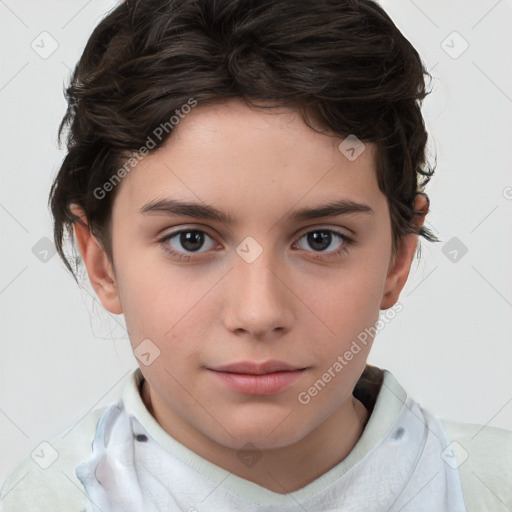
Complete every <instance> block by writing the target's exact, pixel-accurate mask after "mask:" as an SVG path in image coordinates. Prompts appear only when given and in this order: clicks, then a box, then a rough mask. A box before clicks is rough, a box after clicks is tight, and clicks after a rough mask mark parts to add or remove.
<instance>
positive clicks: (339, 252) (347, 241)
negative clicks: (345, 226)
mask: <svg viewBox="0 0 512 512" xmlns="http://www.w3.org/2000/svg"><path fill="white" fill-rule="evenodd" d="M188 232H198V233H203V234H205V235H206V236H208V237H209V238H212V237H210V235H208V233H206V232H205V231H203V230H201V229H193V228H186V229H180V230H178V231H173V232H172V233H169V234H167V235H165V237H163V238H161V239H160V240H158V242H159V243H160V244H161V245H162V248H163V249H164V251H165V252H167V253H168V254H170V255H171V256H172V257H174V258H177V259H179V260H183V259H185V260H187V261H189V260H190V259H191V258H192V259H194V256H193V254H195V253H193V252H192V253H187V254H183V253H181V252H178V251H175V250H174V249H172V248H171V247H170V246H169V244H168V242H169V240H171V239H172V238H174V237H176V236H177V235H179V234H181V233H188ZM317 232H321V233H331V234H333V235H335V236H338V237H339V238H341V239H342V241H343V244H342V245H341V247H340V248H339V249H336V250H335V251H331V252H328V253H323V252H321V251H320V252H313V253H314V254H315V256H314V259H320V260H323V259H330V258H334V257H336V256H343V255H345V254H346V253H348V252H349V251H350V249H351V248H352V246H353V245H355V244H356V242H355V240H353V239H352V238H350V237H348V236H347V235H345V234H344V233H341V232H340V231H336V230H334V229H328V228H325V229H324V228H320V229H319V228H317V229H312V230H310V231H306V232H305V233H302V234H301V236H300V237H299V239H298V240H301V239H302V238H304V237H305V236H306V235H308V234H310V233H317ZM308 252H309V251H308Z"/></svg>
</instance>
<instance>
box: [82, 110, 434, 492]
mask: <svg viewBox="0 0 512 512" xmlns="http://www.w3.org/2000/svg"><path fill="white" fill-rule="evenodd" d="M342 141H343V138H341V137H336V136H332V135H325V134H318V133H315V132H313V131H312V130H311V129H310V128H308V127H307V126H306V125H305V124H304V123H303V121H302V119H301V118H300V116H299V114H298V113H296V112H295V111H292V110H285V109H281V110H280V111H278V112H275V111H274V112H272V113H269V112H268V111H255V110H252V109H250V108H249V107H247V106H246V105H245V104H243V103H242V102H241V101H238V100H230V101H228V102H226V103H223V104H216V105H209V106H203V105H198V106H197V107H195V108H194V109H193V110H192V112H191V113H190V114H188V115H187V116H186V117H185V118H184V119H182V120H181V121H180V123H179V125H177V126H176V127H175V129H174V132H173V134H172V137H170V138H169V139H168V141H167V142H166V144H165V145H164V146H162V147H161V148H160V149H159V150H158V151H156V152H154V153H152V154H150V155H148V156H147V157H145V158H144V159H143V160H142V161H141V162H140V163H139V164H138V165H137V166H136V167H135V168H134V170H133V171H132V172H131V173H130V174H129V175H127V176H126V177H125V178H124V179H123V181H122V183H121V184H120V185H119V190H118V191H117V196H116V199H115V201H114V206H113V212H112V247H113V260H114V261H113V262H111V261H109V259H108V257H107V255H106V253H105V252H104V251H103V249H102V247H101V244H100V243H99V242H98V241H97V240H96V239H95V237H94V236H92V235H91V233H90V231H89V229H87V226H82V225H80V224H79V223H76V224H75V236H76V239H77V242H78V245H79V248H80V252H81V254H82V257H83V260H84V263H85V265H86V267H87V271H88V275H89V279H90V281H91V284H92V286H93V287H94V289H95V291H96V293H97V295H98V297H99V299H100V300H101V302H102V303H103V305H104V306H105V308H107V309H108V310H109V311H110V312H112V313H115V314H121V313H123V314H124V316H125V320H126V325H127V327H128V332H129V337H130V342H131V345H132V348H133V349H135V348H136V347H137V346H138V345H139V344H140V343H141V341H142V340H144V339H147V338H149V339H150V340H151V341H152V342H153V343H154V344H155V345H156V346H157V347H158V348H159V350H160V356H159V357H157V358H156V359H155V360H154V361H153V362H152V363H151V364H150V365H149V366H144V365H142V364H141V365H140V367H141V371H142V373H143V375H144V377H145V379H146V383H145V386H144V388H143V392H142V397H143V400H144V403H145V404H146V406H147V408H148V410H149V411H150V412H151V414H152V415H153V416H154V417H155V418H156V420H157V421H158V423H159V424H160V425H161V426H162V428H163V429H164V430H165V431H166V432H168V433H169V434H170V435H171V436H172V437H174V438H175V439H177V440H178V441H179V442H181V443H182V444H184V445H185V446H187V447H188V448H190V449H191V450H193V451H195V452H196V453H197V454H199V455H200V456H202V457H204V458H205V459H207V460H209V461H210V462H212V463H214V464H217V465H218V466H220V467H222V468H224V469H225V470H227V471H230V472H232V473H233V474H235V475H238V476H240V477H242V478H245V479H247V480H250V481H252V482H255V483H257V484H259V485H261V486H263V487H266V488H267V489H270V490H272V491H275V492H277V493H287V492H291V491H294V490H297V489H299V488H301V487H303V486H305V485H307V484H308V483H310V482H312V481H313V480H315V479H316V478H318V477H319V476H321V475H322V474H323V473H325V472H326V471H328V470H329V469H331V468H332V467H333V466H335V465H336V464H338V463H339V462H340V461H342V460H343V459H344V458H345V457H346V456H347V455H348V453H349V452H350V451H351V450H352V448H353V447H354V445H355V444H356V443H357V441H358V439H359V438H360V436H361V433H362V431H363V429H364V425H365V422H366V421H367V419H368V411H367V410H366V409H365V408H364V406H363V405H362V404H361V403H360V402H359V401H358V400H356V399H355V398H354V397H353V396H352V390H353V388H354V386H355V384H356V382H357V380H358V378H359V377H360V375H361V373H362V371H363V370H364V367H365V364H366V360H367V357H368V353H369V351H370V349H371V345H372V341H373V339H371V338H369V339H368V343H367V344H366V345H362V344H361V351H360V352H359V353H358V354H357V355H355V356H354V358H353V359H352V360H351V361H350V362H349V363H348V364H347V365H346V366H345V367H344V368H343V370H342V371H341V372H340V373H339V374H337V375H336V377H335V378H333V379H332V380H331V382H329V383H328V384H327V385H326V386H325V387H324V389H323V390H322V391H321V392H319V393H318V394H317V396H315V397H312V398H311V401H310V402H309V403H308V404H307V405H303V404H301V403H299V401H298V399H297V396H298V394H299V393H300V392H302V391H307V389H308V388H309V387H310V386H311V385H312V384H313V383H314V382H315V381H317V380H318V379H319V378H321V376H322V374H323V373H324V372H326V371H327V370H328V368H329V367H332V365H333V363H334V362H335V361H336V360H337V357H338V356H340V355H342V354H344V353H345V351H346V350H348V349H349V347H350V345H351V343H352V341H353V340H355V339H356V338H357V335H358V334H359V333H360V332H362V331H364V329H365V328H369V327H370V326H374V325H375V322H376V321H377V320H378V315H379V310H380V309H388V308H390V307H392V306H393V305H394V304H395V303H396V302H397V300H398V298H399V295H400V292H401V290H402V288H403V286H404V285H405V282H406V280H407V277H408V274H409V270H410V266H411V263H412V259H413V257H414V254H415V250H416V247H417V241H418V236H417V235H407V236H406V237H405V238H404V240H403V243H402V244H401V247H400V250H399V251H398V253H397V254H396V255H395V256H394V255H393V254H392V251H391V221H390V216H389V209H388V204H387V199H386V197H385V195H384V194H383V193H382V192H381V191H380V190H379V188H378V185H377V178H376V174H375V164H374V158H375V147H374V145H373V144H369V143H367V144H366V148H365V151H363V153H362V154H361V155H360V156H359V157H358V158H357V159H356V160H354V161H350V160H348V159H347V158H346V157H345V156H344V155H343V154H342V153H341V152H340V151H339V149H338V145H339V143H340V142H342ZM162 198H177V199H182V200H191V201H203V202H204V203H207V204H209V205H213V206H215V207H216V208H218V209H220V210H223V211H225V212H229V213H230V214H231V215H232V216H233V217H234V218H235V220H236V222H235V223H234V224H230V225H228V224H225V223H221V222H219V221H213V220H205V219H195V218H191V217H179V216H168V215H165V214H163V213H158V214H153V215H142V214H141V213H140V212H139V209H140V208H141V207H142V206H143V205H144V204H146V203H147V202H148V201H150V200H154V199H162ZM341 198H348V199H352V200H354V201H357V202H364V203H366V204H368V205H370V206H371V208H372V209H373V210H374V214H361V213H359V214H354V213H352V214H349V215H342V216H338V217H334V216H331V217H324V218H321V219H310V220H306V221H295V222H287V221H286V220H285V218H286V215H287V214H289V213H290V212H291V211H293V210H295V209H297V208H301V207H311V206H315V205H317V203H319V202H322V201H326V200H337V199H341ZM416 210H421V211H422V214H421V215H418V216H417V217H416V223H417V225H418V226H420V225H422V224H423V221H424V217H425V214H426V213H427V204H426V201H425V198H424V197H422V196H417V199H416ZM76 211H77V213H80V211H79V210H76ZM83 220H84V222H86V219H85V217H83ZM180 228H190V229H196V230H197V229H199V230H203V231H204V232H205V233H206V235H205V238H204V243H203V246H202V247H200V248H199V249H198V251H193V250H191V249H190V247H191V246H190V245H187V244H186V243H185V244H184V245H183V244H182V243H180V237H179V236H177V237H174V238H173V239H171V240H168V241H167V242H165V243H164V242H162V243H160V242H159V241H158V240H159V239H161V238H162V237H163V236H164V235H166V234H169V233H171V232H172V231H176V230H177V229H180ZM325 229H334V230H337V231H339V232H342V233H343V234H345V235H346V236H351V237H352V238H353V239H354V240H355V241H356V243H355V245H352V246H351V247H349V248H348V249H347V252H345V253H344V254H341V255H337V256H332V257H325V254H326V253H331V254H332V253H334V251H335V250H337V249H339V248H340V247H342V244H343V243H344V242H343V241H342V240H340V239H339V238H338V237H336V236H334V235H333V237H332V238H331V239H330V240H331V243H330V244H329V246H328V247H327V249H326V250H324V251H322V250H321V249H318V248H317V247H318V246H314V245H312V244H311V243H309V242H308V238H307V237H306V236H304V234H306V233H308V232H309V233H310V232H312V231H313V232H317V231H323V230H325ZM349 230H352V231H354V233H352V232H351V231H349ZM248 236H251V237H253V238H254V239H255V240H256V241H257V242H258V244H259V245H260V246H261V247H262V249H263V252H262V253H261V255H260V256H259V257H258V258H257V259H256V260H255V261H253V262H252V263H247V262H246V261H245V260H244V259H243V258H241V257H240V256H239V255H238V254H237V252H236V248H237V246H238V245H239V244H240V243H241V242H242V241H243V240H244V239H245V238H246V237H248ZM181 241H183V239H181ZM165 244H167V246H171V247H172V248H173V249H174V250H176V251H178V252H181V253H182V254H184V255H189V256H190V259H189V260H188V261H186V260H178V259H176V258H174V257H172V256H170V255H169V254H168V253H167V252H166V251H165V250H164V247H165ZM326 245H327V244H326ZM269 359H279V360H281V361H286V362H288V363H289V364H292V365H295V366H297V367H300V368H306V370H305V371H304V372H302V374H301V376H300V378H299V379H298V380H297V381H296V382H295V383H294V384H293V385H292V386H291V387H289V388H287V389H285V390H284V391H281V392H280V393H277V394H275V395H271V396H253V395H246V394H243V393H238V392H236V391H233V390H231V389H229V388H227V387H226V386H225V384H223V383H222V382H220V381H219V380H218V379H217V378H216V377H215V376H214V375H213V374H212V372H211V371H210V370H208V369H207V368H211V367H212V366H216V365H223V364H228V363H233V362H238V361H247V360H252V361H266V360H269ZM247 443H251V444H252V445H254V447H255V448H254V449H255V450H256V451H258V454H259V455H261V458H260V459H259V461H258V462H257V463H256V464H254V465H253V466H252V467H247V466H245V465H244V464H242V463H241V461H240V459H239V457H238V456H237V455H238V454H239V452H240V450H241V448H242V447H244V446H245V445H246V444H247Z"/></svg>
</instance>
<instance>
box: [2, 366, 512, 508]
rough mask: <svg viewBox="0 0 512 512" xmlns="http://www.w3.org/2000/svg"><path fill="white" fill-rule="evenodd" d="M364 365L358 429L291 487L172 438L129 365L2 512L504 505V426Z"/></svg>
mask: <svg viewBox="0 0 512 512" xmlns="http://www.w3.org/2000/svg"><path fill="white" fill-rule="evenodd" d="M367 370H368V371H367ZM367 370H365V373H364V374H363V377H365V376H368V375H370V374H371V375H373V376H375V375H380V377H381V379H382V378H383V380H382V385H381V386H379V387H376V386H375V383H373V385H370V384H369V381H368V382H366V381H365V380H364V379H363V378H362V379H360V381H359V382H358V386H356V390H357V392H358V393H360V396H358V395H357V394H356V390H355V391H354V395H356V396H357V397H358V398H359V399H360V400H361V401H362V402H363V403H365V405H366V406H367V407H368V405H369V406H370V408H371V406H372V405H373V403H372V401H373V402H374V404H375V405H374V406H373V410H372V412H371V415H370V418H369V420H368V423H367V424H366V426H365V429H364V431H363V434H362V436H361V437H360V439H359V440H358V442H357V443H356V445H355V446H354V447H353V449H352V451H351V452H350V453H349V455H348V456H347V457H346V458H345V459H344V460H343V461H342V462H340V463H339V464H338V465H336V466H335V467H333V468H332V469H331V470H329V471H327V472H326V473H324V474H323V475H321V476H320V477H319V478H317V479H316V480H314V481H313V482H311V483H310V484H308V485H306V486H305V487H303V488H301V489H299V490H297V491H295V492H293V493H289V494H279V493H275V492H273V491H270V490H268V489H266V488H263V487H261V486H259V485H257V484H255V483H253V482H250V481H248V480H245V479H242V478H240V477H237V476H235V475H233V474H231V473H229V472H227V471H225V470H224V469H222V468H220V467H218V466H216V465H214V464H212V463H210V462H209V461H207V460H205V459H203V458H202V457H200V456H199V455H197V454H196V453H194V452H193V451H191V450H189V449H188V448H187V447H185V446H184V445H182V444H181V443H179V442H177V441H176V440H175V439H174V438H172V437H171V436H170V435H169V434H167V433H166V432H165V431H164V430H163V429H162V427H160V425H159V424H158V423H157V422H156V420H155V419H154V418H153V416H151V414H150V413H149V411H147V409H146V407H145V406H144V403H143V402H142V399H141V397H140V392H139V389H140V384H141V381H142V378H143V377H142V374H141V373H140V370H139V369H137V370H135V371H134V373H133V374H132V377H131V379H130V381H129V382H128V383H127V384H126V386H125V389H124V391H123V395H122V398H121V400H120V401H119V402H118V403H117V404H112V405H111V406H109V407H107V408H102V409H100V410H97V411H93V412H92V413H90V414H89V415H88V416H87V417H86V418H84V420H82V421H81V422H80V423H79V424H77V425H75V426H73V427H71V428H70V429H68V430H67V431H65V432H64V433H62V434H61V435H60V436H58V437H56V438H53V439H51V440H50V441H49V444H50V445H51V446H52V447H53V448H55V450H57V452H58V453H59V458H58V459H57V460H56V461H55V463H54V464H53V465H52V466H51V467H49V468H47V469H42V468H40V467H39V466H38V465H37V464H36V462H35V461H34V460H32V459H31V458H28V459H27V460H25V461H24V462H23V463H22V464H21V465H20V466H19V467H18V468H17V470H16V471H15V472H14V473H13V474H11V475H10V477H9V479H8V480H7V481H6V482H5V484H4V486H3V488H2V494H1V500H0V511H2V512H21V511H23V512H31V511H36V510H37V511H51V512H59V511H60V510H62V511H64V510H66V511H67V512H84V511H87V512H89V511H95V512H96V511H97V510H101V511H102V512H109V511H110V512H120V511H121V510H122V511H124V512H132V511H141V512H142V511H144V512H152V511H162V512H163V511H188V512H203V511H204V512H206V511H219V510H220V511H222V512H228V511H231V510H233V511H234V510H237V511H238V510H245V511H247V512H253V511H258V512H268V511H271V510H272V511H275V510H283V511H284V510H286V511H287V512H302V511H303V510H304V509H305V510H308V511H310V512H316V511H329V510H332V511H335V510H340V511H356V510H357V511H372V512H378V511H381V510H382V511H383V512H394V511H395V512H398V511H401V512H408V511H415V512H422V511H429V512H432V511H435V512H445V511H450V512H464V511H468V512H473V511H474V512H476V511H478V512H486V511H489V512H501V511H503V512H505V511H506V510H507V507H508V509H511V507H512V432H509V431H506V430H503V429H498V428H495V427H482V426H479V425H469V424H461V423H454V422H447V421H442V420H439V419H437V418H436V417H434V416H433V415H432V414H430V413H429V412H428V411H427V410H425V409H424V408H423V407H421V406H420V404H418V403H417V402H415V401H414V400H413V399H412V398H411V397H408V396H407V393H406V392H405V390H404V389H403V388H402V387H401V386H400V384H399V383H398V382H397V381H396V379H395V378H394V376H393V375H392V374H391V373H390V372H389V371H388V370H379V369H377V368H375V367H370V366H369V365H368V366H367ZM379 384H380V382H379ZM138 436H139V437H138ZM141 436H142V437H141ZM144 436H145V437H144ZM146 438H147V440H145V439H146ZM485 464H489V466H486V465H485ZM20 478H22V480H21V481H20ZM116 502H117V503H116ZM94 504H96V506H97V507H96V508H95V506H94Z"/></svg>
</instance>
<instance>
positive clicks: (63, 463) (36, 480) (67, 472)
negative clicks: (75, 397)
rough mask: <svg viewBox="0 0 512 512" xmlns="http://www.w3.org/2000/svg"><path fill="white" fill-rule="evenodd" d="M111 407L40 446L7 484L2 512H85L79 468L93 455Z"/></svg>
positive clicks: (93, 413)
mask: <svg viewBox="0 0 512 512" xmlns="http://www.w3.org/2000/svg"><path fill="white" fill-rule="evenodd" d="M108 407H109V406H105V407H102V408H99V409H95V410H94V411H91V412H89V413H88V414H87V415H86V416H84V417H83V418H82V419H81V420H79V421H78V423H76V424H75V425H73V426H71V427H69V428H68V429H67V430H65V431H64V432H62V433H60V434H58V435H56V436H54V437H52V438H50V439H48V440H47V441H43V442H42V443H40V444H39V445H38V446H37V448H36V449H35V450H34V451H33V452H32V454H31V456H29V457H27V458H26V459H25V460H23V461H22V462H21V463H20V464H19V465H18V466H17V467H16V469H15V470H14V471H13V472H12V473H11V474H10V475H9V477H8V478H7V480H6V481H5V482H4V484H3V486H2V489H1V492H0V512H21V511H23V512H31V511H35V510H42V509H44V510H52V512H60V511H61V510H62V511H64V510H65V511H66V512H82V511H83V510H84V509H85V508H86V506H87V501H88V500H87V498H86V497H85V495H84V493H83V486H82V484H81V483H80V481H79V480H78V479H77V477H76V475H75V468H76V466H77V465H78V464H79V463H80V462H81V461H83V460H84V459H85V458H87V457H88V456H89V455H90V453H91V449H92V442H93V439H94V436H95V433H96V427H97V424H98V421H99V419H100V417H101V415H102V414H103V413H104V412H105V410H106V409H107V408H108Z"/></svg>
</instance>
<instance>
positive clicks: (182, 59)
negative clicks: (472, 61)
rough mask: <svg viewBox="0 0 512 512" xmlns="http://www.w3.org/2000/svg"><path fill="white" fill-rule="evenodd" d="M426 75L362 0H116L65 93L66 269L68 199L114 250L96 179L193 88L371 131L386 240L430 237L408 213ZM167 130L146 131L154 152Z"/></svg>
mask: <svg viewBox="0 0 512 512" xmlns="http://www.w3.org/2000/svg"><path fill="white" fill-rule="evenodd" d="M424 75H428V76H430V75H429V74H428V72H427V71H426V69H425V67H424V65H423V62H422V60H421V58H420V56H419V55H418V53H417V51H416V50H415V49H414V47H413V46H412V45H411V43H410V42H409V41H408V40H407V39H406V38H405V37H404V36H403V35H402V34H401V32H400V31H399V29H398V28H397V27H396V26H395V24H394V23H393V21H392V20H391V19H390V17H389V16H388V15H387V14H386V13H385V12H384V10H383V9H382V8H381V7H380V6H379V5H378V4H377V3H376V2H374V1H371V0H293V1H292V0H127V1H125V2H123V3H121V4H120V5H119V6H117V7H116V8H115V9H114V10H113V11H112V12H110V13H109V14H108V15H107V16H106V17H105V18H104V19H103V20H102V21H101V22H100V23H99V25H98V26H97V27H96V28H95V30H94V31H93V33H92V35H91V37H90V38H89V40H88V42H87V45H86V47H85V50H84V52H83V55H82V56H81V58H80V60H79V62H78V64H77V65H76V67H75V70H74V72H73V75H72V77H71V81H70V84H69V87H67V89H66V90H65V96H66V99H67V101H68V108H67V112H66V114H65V116H64V118H63V120H62V122H61V124H60V127H59V143H60V142H61V140H62V135H63V132H64V129H65V128H68V134H67V150H68V151H67V155H66V157H65V159H64V161H63V163H62V166H61V168H60V170H59V172H58V175H57V176H56V178H55V181H54V183H53V185H52V189H51V192H50V200H49V204H50V207H51V211H52V215H53V218H54V236H55V244H56V247H57V250H58V252H59V254H60V256H61V258H62V259H63V260H64V262H65V264H66V266H67V268H68V269H69V270H70V271H71V272H72V273H73V270H72V268H71V265H70V263H69V261H68V259H67V257H66V255H65V251H64V250H63V241H64V238H65V235H66V234H68V235H69V236H70V238H71V240H72V226H73V223H74V222H76V221H79V219H78V217H76V216H75V215H73V213H72V212H71V209H70V206H71V205H72V204H76V205H78V206H79V207H80V208H81V209H82V210H83V212H84V213H85V216H86V218H87V222H88V224H89V227H90V229H91V231H92V233H93V234H94V235H95V236H96V238H97V239H98V240H99V241H100V242H101V244H102V245H103V247H104V249H105V251H106V252H107V254H108V256H109V257H110V260H111V261H112V247H111V233H110V219H111V212H112V205H113V200H114V198H115V192H116V190H117V188H116V187H113V190H112V191H111V192H109V193H108V194H104V197H100V198H98V193H97V192H96V193H95V190H96V191H97V190H98V189H99V188H100V189H102V190H104V188H102V187H104V185H105V183H107V182H108V181H109V180H111V179H112V177H113V176H114V175H116V173H119V169H120V168H121V167H122V166H123V165H125V163H126V161H127V158H129V156H130V155H134V154H135V152H137V151H139V149H140V148H141V147H143V146H144V145H147V141H148V140H149V139H148V137H151V135H152V134H154V132H155V128H156V127H158V126H162V125H165V124H166V123H167V124H166V126H168V127H169V119H170V117H171V116H172V115H173V113H175V112H176V111H177V110H178V111H179V110H180V109H181V108H182V106H183V105H186V104H187V103H189V102H190V100H191V98H194V101H196V102H197V104H207V103H219V102H222V101H225V100H228V99H230V98H235V97H237V98H241V99H242V100H244V101H245V102H246V103H247V104H248V105H249V106H251V107H252V108H260V107H261V108H271V106H269V105H275V106H277V107H290V108H294V109H296V110H298V111H299V112H300V113H301V115H302V118H303V119H304V121H305V122H306V124H307V125H308V126H309V127H310V128H312V129H314V128H313V126H312V125H311V124H310V122H309V119H310V118H314V119H315V121H316V122H317V123H320V126H322V128H324V129H326V130H327V131H328V132H331V133H334V134H337V135H339V136H347V135H349V134H354V135H356V136H357V137H358V138H359V139H360V140H362V141H368V142H375V143H376V145H377V160H376V169H377V180H378V185H379V188H380V190H381V191H382V192H383V193H384V194H385V196H386V197H387V199H388V205H389V209H390V216H391V226H392V233H393V251H394V252H396V250H397V247H398V246H399V244H400V242H401V240H402V239H403V237H404V236H405V235H406V234H409V233H417V234H419V235H420V236H423V237H425V238H426V239H427V240H429V241H439V240H438V239H437V238H436V237H435V235H434V234H433V233H432V232H430V230H428V229H427V228H425V227H421V228H420V229H418V228H417V227H416V226H415V225H414V224H413V219H414V217H415V215H418V212H415V210H414V199H415V196H416V194H417V193H422V194H423V195H424V196H426V194H425V193H424V192H423V189H424V187H425V185H426V184H427V182H428V181H429V180H430V178H431V176H432V175H433V173H434V168H433V167H431V166H430V165H429V163H428V161H427V158H426V143H427V132H426V129H425V125H424V121H423V117H422V114H421V104H422V101H423V99H424V98H425V97H426V95H427V94H428V92H427V91H426V89H425V81H424ZM315 131H316V130H315ZM171 134H172V129H169V128H168V129H167V130H166V133H165V135H164V136H163V137H161V138H160V139H157V138H156V137H152V140H153V141H154V142H155V143H156V144H155V147H154V148H153V149H151V151H156V149H158V147H160V146H161V145H162V144H163V143H164V142H165V141H166V139H167V138H168V137H169V136H171ZM155 139H156V140H155ZM118 176H119V174H118ZM114 177H115V176H114ZM102 195H103V194H102ZM426 198H427V200H428V197H427V196H426ZM418 245H419V244H418Z"/></svg>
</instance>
